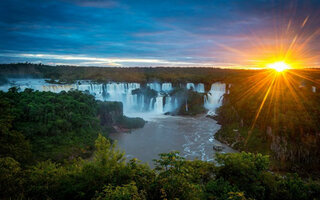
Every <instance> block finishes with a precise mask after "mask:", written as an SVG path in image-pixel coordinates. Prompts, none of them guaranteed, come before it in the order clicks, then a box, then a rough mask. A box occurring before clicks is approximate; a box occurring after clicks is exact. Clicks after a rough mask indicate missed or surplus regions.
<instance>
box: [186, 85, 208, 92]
mask: <svg viewBox="0 0 320 200" xmlns="http://www.w3.org/2000/svg"><path fill="white" fill-rule="evenodd" d="M186 87H187V89H188V90H192V91H195V92H198V93H205V90H204V84H203V83H198V84H194V83H187V85H186Z"/></svg>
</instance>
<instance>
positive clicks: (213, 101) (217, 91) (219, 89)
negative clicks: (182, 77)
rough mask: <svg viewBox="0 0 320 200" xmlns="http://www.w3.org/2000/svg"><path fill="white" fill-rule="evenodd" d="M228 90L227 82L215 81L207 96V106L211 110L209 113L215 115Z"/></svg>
mask: <svg viewBox="0 0 320 200" xmlns="http://www.w3.org/2000/svg"><path fill="white" fill-rule="evenodd" d="M225 92H226V84H224V83H219V82H218V83H213V84H212V85H211V89H210V91H209V92H208V94H207V95H206V97H205V100H204V101H205V104H204V106H205V108H207V109H208V110H209V112H208V114H209V115H215V110H216V109H217V108H218V107H220V106H221V104H222V98H223V95H224V94H225Z"/></svg>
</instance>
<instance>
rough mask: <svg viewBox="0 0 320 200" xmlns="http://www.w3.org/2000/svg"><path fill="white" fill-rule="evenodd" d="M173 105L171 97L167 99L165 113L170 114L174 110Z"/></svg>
mask: <svg viewBox="0 0 320 200" xmlns="http://www.w3.org/2000/svg"><path fill="white" fill-rule="evenodd" d="M173 106H174V105H173V104H172V99H171V97H170V96H166V97H165V104H164V109H163V110H164V112H170V111H172V110H173Z"/></svg>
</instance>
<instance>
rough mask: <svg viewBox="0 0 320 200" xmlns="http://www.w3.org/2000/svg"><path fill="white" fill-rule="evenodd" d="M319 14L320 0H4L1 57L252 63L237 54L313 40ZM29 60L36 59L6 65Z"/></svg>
mask: <svg viewBox="0 0 320 200" xmlns="http://www.w3.org/2000/svg"><path fill="white" fill-rule="evenodd" d="M319 10H320V2H319V1H317V0H310V1H302V0H295V1H289V0H273V1H267V0H250V1H239V0H228V1H225V0H203V1H194V0H184V1H182V0H162V1H142V0H137V1H131V0H117V1H110V0H90V1H89V0H47V1H43V0H32V1H26V0H1V1H0V53H8V52H13V53H15V54H19V55H22V54H24V55H30V54H32V55H74V56H75V57H81V55H86V57H89V58H97V59H99V58H108V59H109V58H130V59H137V60H139V59H140V58H143V59H145V60H144V61H143V62H135V61H134V60H130V62H125V61H124V60H121V62H120V61H118V62H113V60H112V61H110V62H109V61H106V60H85V61H83V62H81V64H86V65H87V64H88V65H89V64H101V65H106V66H107V65H108V63H115V65H118V64H119V65H124V64H130V65H139V64H142V65H153V66H156V65H159V64H166V65H170V66H172V65H175V64H176V65H183V64H185V65H189V64H190V65H191V64H192V65H193V64H197V63H198V64H199V65H206V64H208V63H209V64H218V65H221V64H223V63H225V65H229V63H234V64H238V65H245V64H249V63H246V60H248V58H246V59H243V57H242V56H241V55H239V54H237V53H234V52H235V51H230V49H234V50H237V51H238V52H243V53H247V52H252V49H259V48H263V46H268V45H269V44H274V43H277V42H279V36H281V37H282V36H286V37H288V38H289V39H288V38H287V40H290V38H291V37H292V36H293V37H294V36H295V35H298V37H299V38H300V39H301V40H303V38H310V35H312V34H314V33H315V32H316V31H317V29H318V28H319V27H320V18H319V17H318V15H319ZM306 18H307V19H308V20H305V19H306ZM289 23H290V32H287V31H286V30H287V27H288V24H289ZM302 24H303V26H302ZM317 41H318V37H317V36H315V37H314V38H313V39H312V41H310V42H309V44H308V48H309V49H310V51H312V52H309V53H308V55H309V54H310V55H311V54H312V55H319V51H320V50H319V48H318V46H319V45H317V44H318V43H317ZM281 42H287V41H281ZM222 46H224V47H222ZM225 47H228V48H225ZM228 49H229V50H228ZM23 59H25V60H28V59H29V60H30V59H31V60H33V59H35V57H30V56H29V57H27V56H26V57H21V56H19V57H17V56H16V57H3V56H2V57H1V58H0V62H12V61H21V60H23ZM43 59H46V60H48V59H55V60H58V59H61V60H66V59H62V57H60V58H58V57H55V58H53V57H51V58H43ZM148 59H149V60H150V61H154V62H147V60H148ZM68 61H69V63H72V64H75V63H76V62H79V64H80V60H76V59H74V60H70V59H69V60H68ZM61 62H62V61H61ZM93 62H95V63H93ZM166 62H169V63H166Z"/></svg>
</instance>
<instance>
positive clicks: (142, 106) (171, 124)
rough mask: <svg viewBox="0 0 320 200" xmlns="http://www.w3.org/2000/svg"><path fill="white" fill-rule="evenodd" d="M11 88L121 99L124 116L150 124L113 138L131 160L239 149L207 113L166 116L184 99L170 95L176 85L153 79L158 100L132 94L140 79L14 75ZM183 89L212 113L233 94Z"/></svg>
mask: <svg viewBox="0 0 320 200" xmlns="http://www.w3.org/2000/svg"><path fill="white" fill-rule="evenodd" d="M12 86H17V87H20V89H21V90H24V89H25V88H32V89H34V90H39V91H51V92H61V91H68V90H72V89H77V90H81V91H86V92H89V93H90V94H92V95H94V96H95V97H96V99H98V100H102V101H105V100H106V101H121V102H122V103H123V105H124V114H125V115H127V116H130V117H142V118H144V119H145V120H147V123H146V125H145V126H144V127H143V128H141V129H136V130H133V131H132V132H131V133H112V134H110V137H111V138H112V139H113V140H116V141H117V143H118V146H119V148H120V149H122V150H124V151H125V152H126V156H127V157H128V158H138V159H139V160H141V161H142V162H146V163H149V164H150V165H151V166H153V162H152V160H153V159H156V158H158V154H159V153H167V152H170V151H179V152H180V154H181V155H182V156H183V157H185V158H186V159H200V160H205V161H212V160H213V159H214V154H215V151H214V150H213V146H214V145H221V146H223V147H224V148H223V150H222V153H229V152H235V151H234V150H233V149H231V148H230V147H228V146H226V145H223V144H221V143H220V142H219V141H217V140H215V139H214V134H215V133H216V132H217V131H218V130H219V129H220V125H219V124H217V122H216V121H215V120H213V119H211V118H208V117H206V115H199V116H196V117H182V116H169V115H164V113H165V112H167V111H170V109H174V108H175V107H177V106H178V104H179V103H180V102H179V101H177V99H175V98H174V97H172V96H169V95H170V91H171V90H172V89H173V86H172V84H171V83H148V86H149V87H150V88H152V89H153V90H155V91H157V92H158V96H157V97H156V98H153V99H147V97H145V96H137V95H134V94H132V91H133V90H134V89H137V88H140V84H139V83H112V82H111V83H106V84H99V83H92V82H90V81H79V82H78V83H75V84H50V83H47V82H46V81H45V80H44V79H33V78H31V79H20V78H13V79H9V83H8V84H5V85H2V86H0V90H3V91H7V90H8V89H9V88H10V87H12ZM180 87H186V88H187V89H193V90H194V91H196V92H199V93H203V94H205V96H204V101H203V103H204V107H206V108H207V109H208V110H209V114H214V113H215V109H216V108H217V107H219V106H220V105H221V99H222V98H223V94H224V93H225V92H228V90H227V87H226V85H225V84H223V83H213V84H212V86H211V89H210V90H209V91H205V90H204V86H203V84H201V83H198V84H194V83H187V84H186V85H182V86H180ZM228 87H229V86H228Z"/></svg>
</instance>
